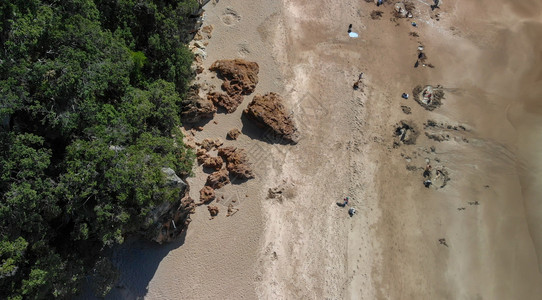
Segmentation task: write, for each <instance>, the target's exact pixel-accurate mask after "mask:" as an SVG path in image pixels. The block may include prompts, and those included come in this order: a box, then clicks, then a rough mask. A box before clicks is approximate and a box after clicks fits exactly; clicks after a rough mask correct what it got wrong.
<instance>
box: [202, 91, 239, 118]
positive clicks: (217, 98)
mask: <svg viewBox="0 0 542 300" xmlns="http://www.w3.org/2000/svg"><path fill="white" fill-rule="evenodd" d="M207 99H209V100H210V101H212V102H213V103H214V104H215V105H217V106H220V107H223V108H224V109H225V110H226V111H227V112H228V113H232V112H234V111H235V110H237V107H238V106H239V104H241V102H243V96H241V95H239V94H236V95H232V96H229V95H227V94H224V93H220V92H211V93H209V94H207Z"/></svg>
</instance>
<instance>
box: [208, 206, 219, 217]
mask: <svg viewBox="0 0 542 300" xmlns="http://www.w3.org/2000/svg"><path fill="white" fill-rule="evenodd" d="M207 210H208V211H209V214H210V215H211V218H209V220H212V219H214V218H215V217H216V216H217V215H218V212H219V211H220V210H219V209H218V206H216V205H208V206H207Z"/></svg>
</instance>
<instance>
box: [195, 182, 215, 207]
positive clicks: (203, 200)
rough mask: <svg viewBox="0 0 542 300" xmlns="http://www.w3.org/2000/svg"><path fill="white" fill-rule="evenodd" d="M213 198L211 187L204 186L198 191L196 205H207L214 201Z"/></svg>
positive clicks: (213, 192) (213, 193)
mask: <svg viewBox="0 0 542 300" xmlns="http://www.w3.org/2000/svg"><path fill="white" fill-rule="evenodd" d="M215 198H216V195H215V190H214V189H213V188H212V187H210V186H207V185H206V186H204V187H203V188H202V189H201V190H200V191H199V201H200V202H199V203H198V204H197V205H202V204H209V203H211V201H213V200H215Z"/></svg>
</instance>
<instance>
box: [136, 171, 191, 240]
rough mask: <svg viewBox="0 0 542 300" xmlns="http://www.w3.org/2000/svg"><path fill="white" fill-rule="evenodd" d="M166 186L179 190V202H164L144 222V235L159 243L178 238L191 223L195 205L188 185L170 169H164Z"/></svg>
mask: <svg viewBox="0 0 542 300" xmlns="http://www.w3.org/2000/svg"><path fill="white" fill-rule="evenodd" d="M162 172H163V173H164V174H165V176H166V181H165V185H166V186H168V187H171V188H178V189H179V200H177V201H174V202H164V203H162V204H160V205H158V206H156V207H155V208H154V209H152V210H151V211H150V212H149V214H148V215H147V220H146V222H144V224H145V225H144V226H143V228H142V229H143V233H144V235H145V236H146V237H147V238H149V239H151V240H154V241H156V242H158V243H160V244H161V243H163V242H168V241H171V240H173V239H174V238H175V237H177V236H178V235H179V234H180V233H181V232H182V231H183V230H185V229H186V228H187V226H188V224H189V223H190V221H191V219H190V214H192V213H193V211H194V207H195V203H194V200H193V199H192V198H190V196H189V195H188V190H189V188H188V185H187V184H186V183H185V182H184V181H183V180H182V179H181V178H180V177H179V176H177V174H175V172H174V171H173V170H172V169H170V168H163V169H162Z"/></svg>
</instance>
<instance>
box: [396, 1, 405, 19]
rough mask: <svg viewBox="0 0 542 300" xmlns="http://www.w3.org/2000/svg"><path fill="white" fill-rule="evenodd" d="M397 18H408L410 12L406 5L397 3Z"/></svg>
mask: <svg viewBox="0 0 542 300" xmlns="http://www.w3.org/2000/svg"><path fill="white" fill-rule="evenodd" d="M394 9H395V17H397V18H406V16H407V14H408V11H407V9H406V7H405V3H403V2H397V3H395V7H394Z"/></svg>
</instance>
